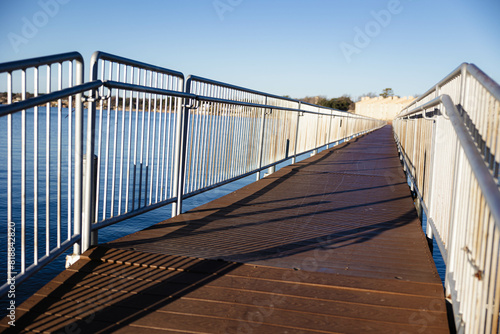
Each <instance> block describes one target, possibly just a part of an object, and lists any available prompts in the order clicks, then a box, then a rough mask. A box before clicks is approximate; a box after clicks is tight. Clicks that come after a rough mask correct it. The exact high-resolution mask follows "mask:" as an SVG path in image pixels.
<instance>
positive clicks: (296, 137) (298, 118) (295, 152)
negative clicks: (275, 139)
mask: <svg viewBox="0 0 500 334" xmlns="http://www.w3.org/2000/svg"><path fill="white" fill-rule="evenodd" d="M301 107H302V102H300V101H299V109H301ZM299 122H300V112H297V125H296V129H295V145H294V148H293V158H292V164H294V163H296V162H297V146H298V145H299Z"/></svg>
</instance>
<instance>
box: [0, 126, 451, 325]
mask: <svg viewBox="0 0 500 334" xmlns="http://www.w3.org/2000/svg"><path fill="white" fill-rule="evenodd" d="M18 312H19V320H18V324H19V327H17V329H13V328H9V330H10V331H16V330H17V331H18V332H19V331H21V329H23V330H28V331H34V332H44V331H45V332H55V331H64V330H66V329H71V330H77V329H79V330H82V331H83V332H95V333H101V332H117V333H130V332H134V333H141V332H148V333H150V334H151V333H152V334H154V333H178V332H182V333H186V332H187V333H335V332H339V333H359V332H371V333H400V332H407V333H418V332H423V331H425V332H426V333H446V332H448V322H447V316H446V305H445V301H444V297H443V289H442V286H441V282H440V279H439V276H438V274H437V271H436V269H435V265H434V262H433V260H432V255H431V253H430V252H429V250H428V247H427V241H426V239H425V236H424V234H423V232H422V230H421V227H420V222H419V220H418V218H417V215H416V212H415V209H414V207H413V202H412V199H411V196H410V192H409V189H408V186H407V185H406V182H405V176H404V174H403V172H402V170H401V165H400V163H399V159H398V157H397V154H396V148H395V144H394V141H393V139H392V137H391V130H390V127H386V128H383V129H381V130H378V131H376V132H374V133H371V134H369V135H366V136H363V137H361V138H358V139H356V140H353V141H351V142H349V143H345V144H342V145H341V146H339V147H337V148H334V149H331V150H326V151H323V152H321V153H320V154H317V155H316V156H314V157H311V158H309V159H306V160H304V161H301V162H299V163H297V164H294V165H291V166H287V167H284V168H282V169H281V170H279V171H277V172H276V173H274V174H272V175H270V176H268V177H266V178H264V179H262V180H260V181H259V182H255V183H253V184H251V185H249V186H247V187H244V188H242V189H239V190H237V191H235V192H233V193H231V194H229V195H227V196H224V197H222V198H220V199H218V200H215V201H212V202H210V203H206V204H204V205H202V206H200V207H198V208H195V209H193V210H191V211H189V212H187V213H185V214H182V215H180V216H177V217H175V218H172V219H169V220H166V221H164V222H161V223H159V224H156V225H154V226H151V227H150V228H147V229H145V230H143V231H140V232H137V233H134V234H131V235H128V236H126V237H124V238H120V239H118V240H115V241H113V242H110V243H108V244H105V245H101V246H99V247H96V248H94V249H91V250H89V251H87V252H86V253H85V254H84V255H83V256H82V258H81V259H80V260H79V261H78V262H77V263H75V264H74V265H73V266H72V267H71V268H69V269H68V270H66V271H65V272H63V273H61V274H60V275H58V276H57V277H56V278H55V279H54V280H52V281H51V282H50V283H48V284H47V285H46V286H44V287H43V288H41V289H40V290H39V291H38V292H37V293H36V294H35V295H34V296H33V297H31V298H30V299H28V300H27V301H26V302H25V303H23V304H22V305H20V306H19V308H18ZM4 320H5V319H4ZM4 320H3V321H2V322H0V328H5V329H6V325H5V321H4Z"/></svg>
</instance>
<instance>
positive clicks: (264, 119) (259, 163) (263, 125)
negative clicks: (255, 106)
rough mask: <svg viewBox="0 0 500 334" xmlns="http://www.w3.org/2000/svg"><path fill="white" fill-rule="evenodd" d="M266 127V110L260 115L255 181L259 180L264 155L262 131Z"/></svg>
mask: <svg viewBox="0 0 500 334" xmlns="http://www.w3.org/2000/svg"><path fill="white" fill-rule="evenodd" d="M265 104H266V105H267V97H266V100H265ZM265 126H266V109H265V108H264V109H262V113H261V120H260V137H259V155H258V156H257V157H258V159H259V161H258V164H257V166H258V169H259V171H258V172H257V174H256V180H257V181H259V180H260V169H261V168H262V159H263V155H264V130H265Z"/></svg>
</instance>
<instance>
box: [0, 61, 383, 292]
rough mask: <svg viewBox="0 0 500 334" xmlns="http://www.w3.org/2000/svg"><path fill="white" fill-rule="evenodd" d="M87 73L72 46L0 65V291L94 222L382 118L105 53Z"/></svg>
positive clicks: (93, 237) (81, 247) (134, 211)
mask: <svg viewBox="0 0 500 334" xmlns="http://www.w3.org/2000/svg"><path fill="white" fill-rule="evenodd" d="M83 71H84V68H83V58H82V56H81V55H80V54H79V53H77V52H72V53H66V54H60V55H54V56H48V57H41V58H35V59H29V60H22V61H16V62H10V63H4V64H0V80H5V81H4V82H6V86H7V101H5V102H6V103H4V104H3V105H0V122H2V124H0V126H1V127H2V131H1V132H0V135H1V139H2V143H6V145H2V146H1V149H2V150H3V151H5V152H3V151H2V153H5V155H6V156H7V163H6V165H2V164H0V179H1V180H2V183H0V186H2V187H3V186H4V185H5V188H2V189H0V196H5V203H6V207H7V212H6V214H5V215H3V216H2V220H1V225H2V226H4V227H6V228H7V230H8V231H7V234H3V235H0V238H2V239H5V240H2V241H0V245H5V246H3V247H5V249H4V251H5V253H6V254H7V262H6V264H5V265H6V266H7V283H5V284H4V285H2V286H1V287H0V295H2V296H3V295H5V294H6V293H7V292H8V289H9V286H10V283H12V282H13V281H14V280H15V283H16V284H20V283H21V282H22V281H24V280H26V279H27V278H28V277H30V276H31V275H33V274H34V273H35V272H37V271H38V270H40V269H41V268H43V267H44V266H46V265H47V264H48V263H49V262H50V261H52V260H53V259H55V258H56V257H58V256H60V255H61V254H63V253H64V252H66V251H67V250H68V249H69V248H70V247H71V246H74V249H73V253H74V254H73V255H72V256H71V257H69V259H68V262H69V263H71V262H73V261H75V260H76V259H78V257H79V254H81V253H82V252H84V251H85V250H87V249H88V248H89V247H90V245H92V244H95V243H97V231H98V229H100V228H103V227H105V226H108V225H111V224H114V223H116V222H119V221H122V220H124V219H128V218H131V217H133V216H135V215H139V214H141V213H144V212H146V211H149V210H153V209H155V208H158V207H160V206H164V205H166V204H172V207H173V209H172V214H173V215H176V214H179V213H181V212H182V201H183V199H185V198H188V197H191V196H194V195H196V194H198V193H200V192H203V191H207V190H210V189H213V188H215V187H218V186H220V185H223V184H226V183H228V182H232V181H234V180H237V179H239V178H242V177H245V176H247V175H251V174H253V173H255V174H257V175H258V176H257V177H258V178H259V177H260V172H261V171H262V170H264V169H266V168H271V167H273V166H275V165H276V164H278V163H281V162H283V161H285V160H287V159H289V158H293V162H294V161H295V158H296V156H297V155H299V154H301V153H306V152H309V151H314V150H316V149H318V148H321V147H322V146H325V145H327V146H328V145H330V144H333V143H335V142H339V141H342V140H349V139H351V138H353V137H355V136H358V135H361V134H363V133H366V132H368V131H371V130H374V129H376V128H378V127H381V126H382V125H384V124H385V122H383V121H380V120H375V119H371V118H367V117H363V116H359V115H354V114H350V113H347V112H342V111H338V110H333V109H329V108H324V107H320V106H315V105H310V104H306V103H302V102H300V101H297V100H293V99H289V98H284V97H280V96H276V95H271V94H267V93H263V92H258V91H254V90H250V89H246V88H242V87H237V86H234V85H229V84H226V83H222V82H217V81H213V80H209V79H204V78H200V77H195V76H190V77H188V79H187V80H186V81H185V80H184V75H183V74H182V73H180V72H177V71H172V70H169V69H165V68H161V67H158V66H154V65H150V64H146V63H142V62H138V61H135V60H131V59H127V58H123V57H119V56H116V55H111V54H107V53H103V52H96V53H94V54H93V55H92V58H91V63H90V81H89V82H88V83H83V73H84V72H83ZM41 86H43V87H41ZM30 91H33V95H31V93H29V92H30ZM15 92H20V94H17V93H15ZM84 92H87V93H88V95H87V96H83V94H82V93H84ZM85 107H86V108H85ZM52 114H54V115H52ZM51 115H52V116H51ZM3 122H5V125H4V124H3ZM44 125H45V126H44ZM3 129H6V131H4V130H3ZM18 129H19V130H18ZM14 130H18V131H14ZM84 152H86V154H84ZM3 180H5V181H6V182H5V183H4V182H3ZM31 186H32V187H31ZM1 199H2V198H0V200H1ZM43 223H44V227H45V228H44V231H43V232H42V231H41V227H42V226H41V225H42V224H43ZM12 228H13V229H15V231H19V230H20V231H21V233H20V234H19V233H16V234H15V237H12V238H10V237H9V233H10V231H11V229H12ZM13 231H14V230H13ZM30 231H31V232H30ZM42 239H45V243H44V244H42V242H41V240H42ZM4 241H5V242H4ZM18 244H20V245H21V247H20V248H19V247H17V245H18ZM43 246H45V247H43ZM29 247H31V248H32V249H33V252H29V251H28V248H29ZM42 248H43V251H42ZM41 254H44V255H43V256H41ZM11 263H12V266H11V265H10V264H11ZM16 263H20V270H19V273H17V269H16V268H17V264H16Z"/></svg>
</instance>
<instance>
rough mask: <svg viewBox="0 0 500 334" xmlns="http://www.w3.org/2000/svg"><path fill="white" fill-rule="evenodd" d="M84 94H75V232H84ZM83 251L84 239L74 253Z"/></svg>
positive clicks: (80, 68) (79, 69)
mask: <svg viewBox="0 0 500 334" xmlns="http://www.w3.org/2000/svg"><path fill="white" fill-rule="evenodd" d="M82 83H83V62H80V61H77V62H76V84H77V85H80V84H82ZM82 97H83V95H82V94H81V93H79V94H76V96H75V180H74V203H73V206H74V216H73V224H74V231H73V234H75V235H81V234H82V195H83V192H82V188H83V187H82V173H83V101H82ZM81 251H82V240H80V242H79V243H75V245H74V247H73V255H75V256H77V257H79V255H80V254H81Z"/></svg>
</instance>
